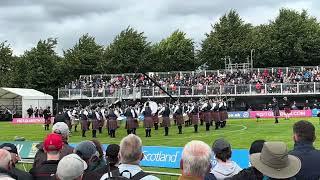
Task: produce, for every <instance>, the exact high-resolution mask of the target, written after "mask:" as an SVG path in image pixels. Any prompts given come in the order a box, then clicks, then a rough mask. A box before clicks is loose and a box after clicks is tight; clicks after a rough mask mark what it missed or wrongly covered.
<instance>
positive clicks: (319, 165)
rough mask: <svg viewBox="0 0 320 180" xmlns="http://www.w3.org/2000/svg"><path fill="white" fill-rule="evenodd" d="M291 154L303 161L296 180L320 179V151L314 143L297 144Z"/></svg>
mask: <svg viewBox="0 0 320 180" xmlns="http://www.w3.org/2000/svg"><path fill="white" fill-rule="evenodd" d="M289 154H291V155H294V156H297V157H298V158H299V159H300V160H301V169H300V171H299V173H298V174H297V175H296V176H295V177H296V179H306V180H313V179H317V180H318V179H319V178H320V151H319V150H317V149H315V148H314V147H313V145H312V142H296V143H295V144H294V148H293V150H292V151H290V152H289Z"/></svg>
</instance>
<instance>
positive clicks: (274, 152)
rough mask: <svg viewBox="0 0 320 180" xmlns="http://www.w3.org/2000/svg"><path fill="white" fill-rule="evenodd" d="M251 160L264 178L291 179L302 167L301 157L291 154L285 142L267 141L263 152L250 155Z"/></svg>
mask: <svg viewBox="0 0 320 180" xmlns="http://www.w3.org/2000/svg"><path fill="white" fill-rule="evenodd" d="M250 162H251V165H252V166H253V167H255V168H256V169H257V170H258V171H260V172H261V173H262V174H263V175H264V176H265V177H264V179H291V178H292V177H293V176H295V175H296V174H297V173H298V172H299V170H300V168H301V161H300V160H299V158H297V157H295V156H292V155H289V154H288V151H287V146H286V144H285V143H283V142H265V143H264V145H263V148H262V151H261V153H254V154H251V155H250ZM302 179H305V178H302Z"/></svg>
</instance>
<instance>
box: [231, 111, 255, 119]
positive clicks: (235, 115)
mask: <svg viewBox="0 0 320 180" xmlns="http://www.w3.org/2000/svg"><path fill="white" fill-rule="evenodd" d="M249 117H250V114H249V112H248V111H234V112H228V118H229V119H247V118H249Z"/></svg>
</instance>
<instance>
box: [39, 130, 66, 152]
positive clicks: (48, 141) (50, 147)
mask: <svg viewBox="0 0 320 180" xmlns="http://www.w3.org/2000/svg"><path fill="white" fill-rule="evenodd" d="M62 146H63V141H62V137H61V135H59V134H55V133H51V134H48V136H47V137H46V138H45V139H44V142H43V148H44V150H46V151H59V150H61V149H62Z"/></svg>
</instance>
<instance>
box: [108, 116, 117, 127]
mask: <svg viewBox="0 0 320 180" xmlns="http://www.w3.org/2000/svg"><path fill="white" fill-rule="evenodd" d="M108 121H109V122H108V128H109V129H110V130H115V129H117V128H118V121H117V119H115V118H110V119H109V120H108Z"/></svg>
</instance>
